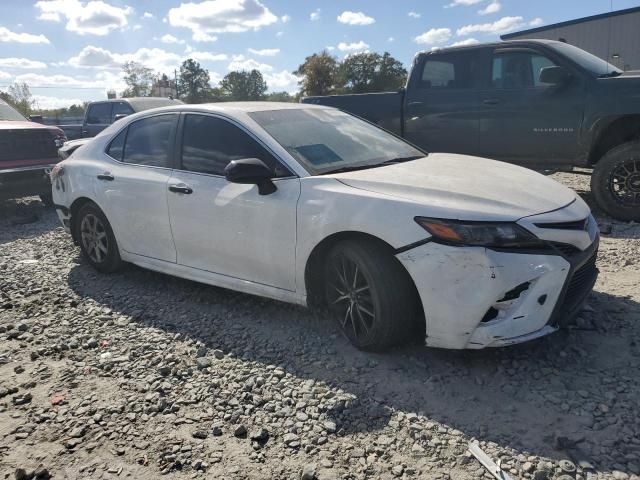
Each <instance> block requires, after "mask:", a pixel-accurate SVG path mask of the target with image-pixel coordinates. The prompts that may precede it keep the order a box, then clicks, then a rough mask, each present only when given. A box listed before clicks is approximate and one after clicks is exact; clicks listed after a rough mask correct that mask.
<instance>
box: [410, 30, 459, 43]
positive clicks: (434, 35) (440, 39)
mask: <svg viewBox="0 0 640 480" xmlns="http://www.w3.org/2000/svg"><path fill="white" fill-rule="evenodd" d="M450 38H451V29H450V28H432V29H431V30H428V31H426V32H424V33H423V34H420V35H418V36H417V37H415V38H414V39H413V41H414V42H416V43H418V44H420V45H440V44H443V43H446V42H448V41H449V39H450Z"/></svg>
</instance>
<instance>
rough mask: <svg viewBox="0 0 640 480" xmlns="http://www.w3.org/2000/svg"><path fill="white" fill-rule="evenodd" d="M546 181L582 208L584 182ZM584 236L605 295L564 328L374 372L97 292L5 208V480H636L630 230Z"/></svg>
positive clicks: (274, 326)
mask: <svg viewBox="0 0 640 480" xmlns="http://www.w3.org/2000/svg"><path fill="white" fill-rule="evenodd" d="M556 178H558V179H559V180H561V181H563V182H565V183H567V184H569V185H571V186H573V187H574V188H576V189H577V190H578V191H579V192H580V193H581V194H583V195H584V196H585V197H586V198H587V200H588V201H589V200H590V199H589V194H588V191H587V188H586V186H587V185H588V183H587V181H588V177H581V176H578V175H568V174H560V175H557V176H556ZM598 220H599V223H600V225H601V228H602V231H603V232H609V233H608V234H606V235H603V238H602V247H601V254H600V258H599V264H598V266H599V268H600V270H601V276H600V279H599V281H598V284H597V286H596V289H595V290H596V291H595V292H594V293H593V295H592V296H591V297H590V299H589V302H588V305H587V307H586V308H585V310H584V311H583V312H582V313H581V315H580V317H579V319H578V320H577V322H576V325H575V326H573V327H572V328H570V329H568V330H566V331H562V332H558V333H557V334H554V335H552V336H550V337H547V338H544V339H541V340H539V341H536V342H532V343H529V344H525V345H519V346H514V347H510V348H504V349H499V350H487V351H479V352H474V351H461V352H460V351H443V350H435V349H426V348H422V347H407V348H403V349H398V350H395V351H392V352H390V353H387V354H384V355H380V354H367V353H362V352H359V351H357V350H355V349H354V348H353V347H351V346H350V345H349V344H348V342H347V341H346V340H345V339H344V338H342V336H341V335H340V334H339V333H338V331H337V329H336V328H335V326H334V325H333V324H332V323H331V322H329V321H328V320H327V319H326V318H325V316H324V315H323V314H322V313H314V312H309V311H307V310H305V309H302V308H298V307H295V306H291V305H287V304H282V303H278V302H274V301H270V300H264V299H261V298H257V297H252V296H248V295H244V294H240V293H236V292H232V291H228V290H223V289H218V288H213V287H208V286H203V285H199V284H196V283H193V282H189V281H184V280H180V279H175V278H171V277H168V276H165V275H161V274H157V273H153V272H149V271H145V270H142V269H139V268H136V267H133V266H132V267H129V268H127V269H126V270H125V271H124V272H122V273H119V274H116V275H101V274H98V273H96V272H95V271H94V270H92V269H91V268H90V267H89V266H88V265H86V264H85V263H84V262H83V261H82V259H81V258H80V257H79V252H78V249H77V248H76V247H75V246H73V244H72V242H71V240H70V238H69V237H68V236H67V235H66V234H65V233H64V232H63V231H62V229H61V228H60V227H59V225H58V221H57V218H56V216H55V214H54V212H53V211H51V210H48V209H45V208H44V207H42V206H41V204H40V203H39V202H38V201H37V200H36V199H23V200H20V201H17V202H6V203H4V204H0V475H1V474H4V478H49V476H52V478H56V479H57V478H117V477H130V478H136V479H155V478H158V476H159V475H164V474H166V475H168V476H169V477H170V478H224V479H236V478H237V479H301V478H302V479H313V478H316V479H319V480H324V479H364V478H370V479H393V478H405V479H410V478H425V479H449V478H450V479H456V480H467V479H479V478H485V479H486V478H490V477H489V476H488V473H487V472H485V470H484V469H483V468H482V467H481V465H480V464H479V463H478V462H477V461H476V460H475V459H474V458H473V457H471V456H470V454H469V453H467V451H466V446H467V444H468V442H469V441H472V440H478V441H479V442H480V444H481V446H482V448H483V449H484V450H485V451H486V452H487V453H488V454H489V455H490V456H491V457H493V458H494V459H496V460H497V459H501V460H502V465H503V468H505V469H506V470H507V471H508V472H509V473H510V475H512V476H513V478H514V479H517V478H527V479H530V478H533V479H539V480H542V479H563V480H565V479H566V478H573V479H631V480H640V415H639V411H640V409H639V407H640V388H639V387H640V375H639V374H638V367H639V366H640V345H639V344H638V338H639V335H638V334H639V333H640V324H639V321H640V287H639V286H640V269H639V268H638V267H639V266H640V226H639V225H637V224H625V223H618V222H615V221H612V220H610V219H607V218H605V217H603V216H598ZM563 475H565V476H563ZM566 475H568V477H566Z"/></svg>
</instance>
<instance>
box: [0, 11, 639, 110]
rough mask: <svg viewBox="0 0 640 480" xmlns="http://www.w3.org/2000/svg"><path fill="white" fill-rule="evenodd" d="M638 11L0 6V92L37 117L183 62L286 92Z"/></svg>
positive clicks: (215, 78)
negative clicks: (373, 59) (325, 74)
mask: <svg viewBox="0 0 640 480" xmlns="http://www.w3.org/2000/svg"><path fill="white" fill-rule="evenodd" d="M636 6H640V1H639V0H562V1H561V0H535V1H533V0H393V1H387V0H385V1H382V0H342V1H338V0H208V1H203V0H190V1H180V0H0V7H1V9H2V16H0V90H6V88H7V86H8V85H10V84H11V83H13V82H26V83H27V84H28V85H29V86H30V88H31V92H32V94H33V95H34V98H35V100H36V102H37V106H38V107H39V108H56V107H64V106H68V105H71V104H73V103H79V102H82V101H87V100H100V99H103V98H106V91H107V90H109V89H114V90H116V91H117V92H121V91H122V90H124V88H125V85H124V82H123V80H122V73H121V65H122V63H124V62H126V61H129V60H133V61H137V62H140V63H142V64H144V65H146V66H147V67H150V68H152V69H153V70H155V71H158V72H162V73H167V74H168V75H170V76H173V72H174V70H175V69H177V68H179V65H180V63H181V62H182V61H183V60H185V59H187V58H194V59H196V60H197V61H199V62H200V63H201V65H202V66H204V67H205V68H207V69H208V70H209V72H210V76H211V80H212V84H214V85H215V84H216V83H217V82H218V81H219V80H220V79H221V78H222V77H224V75H226V74H227V73H228V72H229V71H232V70H250V69H253V68H257V69H259V70H260V71H261V72H262V74H263V76H264V77H265V80H266V81H267V84H268V85H269V90H270V91H282V90H285V91H288V92H295V91H297V89H298V84H297V81H298V79H297V78H296V77H295V76H294V75H293V73H292V72H294V71H295V70H296V69H297V67H298V66H299V65H300V64H301V63H302V62H303V61H304V58H305V57H306V56H308V55H311V54H313V53H314V52H319V51H321V50H323V49H327V50H329V51H330V52H331V53H332V54H333V55H335V56H336V57H337V58H340V59H342V58H344V57H345V56H346V55H349V54H353V53H357V52H363V51H370V52H384V51H388V52H390V53H391V54H392V55H393V56H394V57H395V58H397V59H398V60H400V61H401V62H402V63H403V64H404V65H405V66H406V67H407V69H408V68H409V67H410V65H411V61H412V59H413V57H414V55H415V53H416V52H418V51H422V50H431V49H433V48H437V47H443V46H448V45H456V44H465V43H466V44H469V43H480V42H487V41H493V40H496V39H498V38H499V36H500V34H503V33H507V32H513V31H518V30H523V29H527V28H532V27H534V26H541V25H548V24H552V23H557V22H561V21H565V20H572V19H575V18H580V17H584V16H588V15H595V14H599V13H605V12H608V11H610V10H611V9H613V10H619V9H624V8H630V7H636Z"/></svg>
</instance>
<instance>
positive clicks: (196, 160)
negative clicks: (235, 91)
mask: <svg viewBox="0 0 640 480" xmlns="http://www.w3.org/2000/svg"><path fill="white" fill-rule="evenodd" d="M181 125H182V126H181V134H180V135H179V138H180V142H179V143H180V145H179V148H178V151H179V157H180V158H179V160H180V163H179V165H180V168H179V169H176V170H175V171H174V172H173V174H172V176H171V180H170V181H169V186H168V190H169V197H168V203H169V215H170V218H171V229H172V231H173V237H174V239H175V244H176V249H177V252H178V260H177V261H178V263H179V264H180V265H185V266H188V267H192V268H197V269H200V270H206V271H208V272H212V273H216V274H220V275H225V276H229V277H234V278H237V279H242V280H248V281H251V282H256V283H260V284H263V285H268V286H272V287H277V288H282V289H286V290H291V291H294V290H295V247H296V207H297V202H298V198H299V197H300V180H299V179H298V178H297V177H296V176H294V175H292V174H291V173H290V172H289V171H288V170H287V169H286V168H285V167H284V166H282V164H281V163H280V162H279V161H278V160H277V159H276V158H275V156H274V155H273V154H272V153H271V152H270V151H268V150H267V148H265V147H264V146H263V145H262V144H260V143H259V142H258V141H257V140H256V138H255V137H253V136H252V135H250V134H249V133H248V132H247V131H246V130H245V129H244V128H241V126H240V125H239V124H237V123H234V122H232V121H231V120H229V119H226V118H222V117H219V116H215V115H208V114H196V113H188V114H184V115H183V118H182V120H181ZM241 158H259V159H261V160H262V161H264V162H265V163H266V164H267V165H268V166H270V167H271V168H272V169H273V171H274V176H276V177H279V178H275V179H274V183H275V184H276V186H277V190H276V192H274V193H272V194H269V195H260V194H259V193H258V188H257V186H256V185H241V184H236V183H230V182H228V181H227V179H226V178H225V176H224V168H225V167H226V166H227V164H228V163H229V162H230V161H231V160H237V159H241Z"/></svg>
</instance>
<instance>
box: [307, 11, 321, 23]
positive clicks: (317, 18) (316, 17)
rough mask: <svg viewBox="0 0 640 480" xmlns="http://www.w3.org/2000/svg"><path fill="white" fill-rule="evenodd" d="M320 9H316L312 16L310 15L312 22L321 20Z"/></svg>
mask: <svg viewBox="0 0 640 480" xmlns="http://www.w3.org/2000/svg"><path fill="white" fill-rule="evenodd" d="M320 11H321V10H320V9H319V8H316V9H315V10H314V11H313V12H311V14H310V15H309V20H311V21H312V22H315V21H317V20H320Z"/></svg>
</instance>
